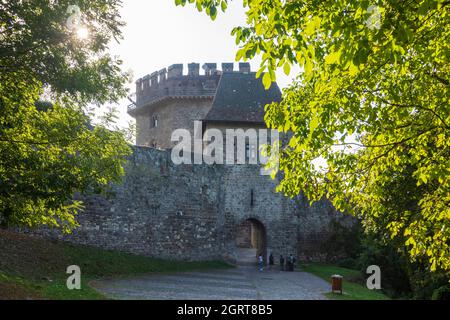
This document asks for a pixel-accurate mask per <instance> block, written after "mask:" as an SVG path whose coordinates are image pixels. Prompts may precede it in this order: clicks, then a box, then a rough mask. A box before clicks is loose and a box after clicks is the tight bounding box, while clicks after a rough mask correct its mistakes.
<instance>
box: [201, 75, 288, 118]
mask: <svg viewBox="0 0 450 320" xmlns="http://www.w3.org/2000/svg"><path fill="white" fill-rule="evenodd" d="M255 75H256V74H255V73H254V72H249V73H242V72H224V73H223V74H222V77H221V79H220V81H219V85H218V88H217V91H216V95H215V98H214V101H213V104H212V107H211V110H210V111H209V112H208V114H207V115H206V117H205V119H204V121H205V122H248V123H261V124H263V123H264V106H265V105H266V104H269V103H272V102H279V101H281V92H280V89H279V88H278V85H277V84H276V83H273V84H272V86H271V87H270V89H269V90H266V89H265V88H264V86H263V84H262V76H261V77H260V78H258V79H257V78H256V76H255Z"/></svg>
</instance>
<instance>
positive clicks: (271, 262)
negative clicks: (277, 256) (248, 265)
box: [269, 252, 273, 269]
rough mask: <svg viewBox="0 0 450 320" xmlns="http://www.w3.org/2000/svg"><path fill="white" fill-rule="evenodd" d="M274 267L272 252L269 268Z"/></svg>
mask: <svg viewBox="0 0 450 320" xmlns="http://www.w3.org/2000/svg"><path fill="white" fill-rule="evenodd" d="M272 267H273V254H272V252H271V253H270V256H269V269H272Z"/></svg>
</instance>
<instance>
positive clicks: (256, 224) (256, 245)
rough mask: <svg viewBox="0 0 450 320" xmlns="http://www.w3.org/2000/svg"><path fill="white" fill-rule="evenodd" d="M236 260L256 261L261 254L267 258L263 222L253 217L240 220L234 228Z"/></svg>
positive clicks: (244, 261)
mask: <svg viewBox="0 0 450 320" xmlns="http://www.w3.org/2000/svg"><path fill="white" fill-rule="evenodd" d="M235 241H236V262H237V263H241V264H246V263H251V264H253V263H256V261H257V257H258V256H259V255H260V254H262V255H263V257H264V259H266V258H267V232H266V227H265V226H264V224H263V223H262V222H261V221H259V220H258V219H255V218H249V219H246V220H244V221H242V222H241V223H240V224H239V225H238V226H237V229H236V239H235Z"/></svg>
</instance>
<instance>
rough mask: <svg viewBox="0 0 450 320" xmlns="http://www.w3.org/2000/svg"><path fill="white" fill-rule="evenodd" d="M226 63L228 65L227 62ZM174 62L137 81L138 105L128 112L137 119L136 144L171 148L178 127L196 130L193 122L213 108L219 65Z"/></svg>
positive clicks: (218, 77)
mask: <svg viewBox="0 0 450 320" xmlns="http://www.w3.org/2000/svg"><path fill="white" fill-rule="evenodd" d="M224 65H225V64H224ZM203 69H204V70H205V73H204V74H202V75H200V64H198V63H190V64H188V72H187V75H184V74H183V65H182V64H174V65H171V66H170V67H169V68H167V69H162V70H160V71H158V72H153V73H152V74H150V75H147V76H145V77H143V78H141V79H139V80H137V81H136V105H135V106H132V107H131V108H129V109H128V113H129V114H130V115H131V116H132V117H134V118H135V119H136V127H137V135H136V145H138V146H150V147H155V148H158V149H169V148H171V147H173V145H174V143H172V142H171V141H170V137H171V134H172V132H173V131H174V130H175V129H188V130H193V122H194V121H195V120H201V119H203V118H204V117H205V116H206V114H207V113H208V111H209V110H210V109H211V105H212V102H213V100H214V95H215V92H216V90H217V86H218V83H219V80H220V77H221V73H222V72H221V71H218V70H217V64H215V63H206V64H204V65H203Z"/></svg>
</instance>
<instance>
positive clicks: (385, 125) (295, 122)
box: [177, 0, 450, 272]
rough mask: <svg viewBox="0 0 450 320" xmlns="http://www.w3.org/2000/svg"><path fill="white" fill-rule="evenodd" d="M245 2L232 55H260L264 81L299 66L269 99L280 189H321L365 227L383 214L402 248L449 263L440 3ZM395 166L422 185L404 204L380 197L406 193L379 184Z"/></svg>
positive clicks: (448, 133)
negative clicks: (277, 134)
mask: <svg viewBox="0 0 450 320" xmlns="http://www.w3.org/2000/svg"><path fill="white" fill-rule="evenodd" d="M186 2H187V1H186V0H184V1H183V0H181V1H177V3H180V4H183V5H184V4H185V3H186ZM189 2H191V3H194V2H195V4H196V5H197V7H203V8H211V6H218V5H219V4H220V1H208V0H195V1H194V0H190V1H189ZM243 5H244V7H245V8H246V10H247V11H246V14H247V23H248V26H241V27H236V28H235V29H234V30H233V34H234V35H235V36H236V41H237V43H238V44H241V48H240V49H239V51H238V52H237V56H236V58H237V59H238V60H239V59H244V60H245V59H249V58H252V57H254V56H256V55H261V56H262V64H261V69H260V70H259V72H258V75H261V74H262V72H264V71H267V72H266V73H265V75H264V78H263V82H264V83H265V85H266V87H267V86H268V85H270V81H269V79H270V80H271V81H274V80H275V72H274V70H276V69H277V68H283V69H284V71H285V72H286V73H289V71H290V66H291V65H292V64H299V65H300V66H301V67H302V68H303V69H302V70H303V71H302V72H301V74H300V75H299V76H298V78H297V80H296V81H295V82H294V83H293V84H292V85H291V86H290V87H289V88H288V89H286V90H285V92H284V100H283V102H281V103H279V104H272V105H269V106H267V112H266V122H267V124H268V125H269V126H270V127H273V128H277V129H279V130H281V131H282V132H292V137H291V138H290V141H289V143H288V144H287V145H286V146H285V147H284V148H283V150H282V152H281V155H280V156H281V159H280V170H281V171H282V173H283V180H282V182H281V184H280V186H279V190H281V191H283V192H285V193H287V194H289V195H296V194H298V193H299V192H300V190H302V191H303V192H304V194H305V195H306V196H307V197H308V198H309V199H310V200H311V201H316V200H319V199H321V198H322V196H327V197H328V198H329V199H330V200H331V201H332V202H333V204H334V205H335V207H336V208H337V209H339V210H342V211H347V212H350V213H353V214H355V215H360V216H361V217H362V218H363V221H364V222H365V224H366V226H367V227H368V228H371V227H374V228H376V226H375V225H374V223H373V222H374V221H375V220H377V219H378V218H380V217H384V218H385V219H386V223H385V224H383V227H386V228H387V231H388V234H386V236H389V237H392V238H396V239H397V238H398V239H402V240H404V241H403V246H404V247H406V248H407V249H408V253H409V255H410V257H411V258H412V259H418V258H421V257H426V258H427V259H428V262H429V266H430V269H431V270H437V269H443V270H446V271H447V272H450V246H449V243H450V192H449V191H450V179H449V177H450V174H449V173H450V151H449V150H450V149H449V146H450V130H449V129H450V112H449V111H450V110H449V109H450V105H449V98H450V90H449V86H450V65H449V60H450V59H449V58H450V2H449V1H444V0H419V1H406V2H405V1H391V0H378V1H373V2H371V1H368V0H367V1H356V0H350V1H348V0H346V1H344V0H337V1H336V0H302V1H300V0H291V1H282V0H244V1H243ZM209 10H210V12H211V9H209ZM404 174H407V175H409V179H410V182H411V183H413V184H414V185H415V186H416V187H417V188H419V189H420V190H421V192H420V194H419V195H418V197H416V198H415V199H414V201H413V202H414V204H415V207H414V208H413V209H414V210H411V209H409V208H406V207H404V206H402V210H401V211H398V212H397V211H395V210H392V211H391V209H386V208H385V200H386V199H390V200H397V201H408V199H410V195H409V194H408V193H404V192H400V193H396V191H398V190H399V189H396V190H394V191H393V192H392V193H391V194H387V193H386V188H384V186H386V185H388V184H389V182H390V181H391V179H392V178H393V177H395V176H396V175H404ZM398 187H401V186H398ZM408 190H410V189H408ZM393 212H395V214H393ZM380 229H381V227H380V228H378V230H380Z"/></svg>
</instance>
